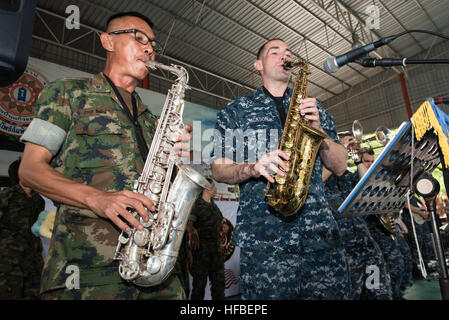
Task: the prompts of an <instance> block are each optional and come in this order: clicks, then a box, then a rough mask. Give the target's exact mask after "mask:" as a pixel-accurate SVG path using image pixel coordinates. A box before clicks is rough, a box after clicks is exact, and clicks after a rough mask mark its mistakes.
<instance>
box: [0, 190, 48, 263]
mask: <svg viewBox="0 0 449 320" xmlns="http://www.w3.org/2000/svg"><path fill="white" fill-rule="evenodd" d="M44 208H45V201H44V199H42V197H41V196H40V195H39V194H38V193H36V192H34V191H31V197H28V196H27V195H26V193H25V191H24V190H23V189H22V188H21V187H20V185H18V184H17V185H15V186H14V187H11V188H9V189H7V190H4V191H1V192H0V211H1V212H2V213H3V214H2V216H1V217H0V251H2V252H3V251H4V250H3V249H2V248H5V247H7V248H8V249H11V248H13V249H14V250H15V252H16V253H19V252H20V253H26V251H27V250H30V247H32V248H37V247H38V246H34V245H32V244H33V243H34V242H40V239H39V238H36V237H35V236H34V235H33V234H32V232H31V227H32V225H33V224H34V222H35V221H36V220H37V218H38V216H39V213H41V211H43V210H44ZM28 254H31V252H28ZM37 254H38V255H40V254H41V253H40V252H37Z"/></svg>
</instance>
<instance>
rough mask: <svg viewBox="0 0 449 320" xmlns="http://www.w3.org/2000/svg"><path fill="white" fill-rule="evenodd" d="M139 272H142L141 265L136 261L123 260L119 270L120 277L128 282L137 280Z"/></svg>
mask: <svg viewBox="0 0 449 320" xmlns="http://www.w3.org/2000/svg"><path fill="white" fill-rule="evenodd" d="M139 270H140V267H139V264H138V263H137V262H136V261H134V260H131V261H127V262H124V260H122V262H121V263H120V265H119V268H118V272H119V274H120V276H121V277H122V278H123V279H125V280H128V281H131V280H134V279H135V278H137V277H138V276H139Z"/></svg>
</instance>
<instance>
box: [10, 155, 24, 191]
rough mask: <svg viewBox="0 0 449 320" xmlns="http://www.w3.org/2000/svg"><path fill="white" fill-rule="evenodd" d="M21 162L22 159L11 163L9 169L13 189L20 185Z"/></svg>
mask: <svg viewBox="0 0 449 320" xmlns="http://www.w3.org/2000/svg"><path fill="white" fill-rule="evenodd" d="M20 161H21V158H19V159H17V160H16V161H14V162H13V163H11V164H10V165H9V168H8V175H9V180H10V181H11V186H12V187H13V186H15V185H16V184H18V183H19V166H20Z"/></svg>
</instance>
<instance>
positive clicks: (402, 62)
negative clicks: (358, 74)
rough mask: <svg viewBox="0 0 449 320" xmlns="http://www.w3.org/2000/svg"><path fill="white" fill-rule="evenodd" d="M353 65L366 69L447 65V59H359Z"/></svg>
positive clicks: (448, 60)
mask: <svg viewBox="0 0 449 320" xmlns="http://www.w3.org/2000/svg"><path fill="white" fill-rule="evenodd" d="M354 62H355V63H358V64H360V65H361V66H364V67H367V68H374V67H393V66H401V67H406V66H407V65H409V64H448V63H449V59H428V60H409V59H408V58H399V59H392V58H384V59H374V58H369V57H366V58H359V59H355V60H354Z"/></svg>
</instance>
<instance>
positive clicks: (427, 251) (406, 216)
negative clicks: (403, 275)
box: [402, 195, 433, 279]
mask: <svg viewBox="0 0 449 320" xmlns="http://www.w3.org/2000/svg"><path fill="white" fill-rule="evenodd" d="M420 204H421V206H420ZM410 205H411V207H410V208H411V211H412V215H419V216H420V217H421V218H422V219H428V216H429V213H428V212H427V211H426V210H420V208H425V206H424V204H423V203H422V202H421V201H420V199H419V198H417V196H416V195H412V196H411V197H410ZM408 208H409V207H408V204H407V203H406V205H405V207H404V209H403V212H402V217H403V221H404V224H405V225H406V227H407V229H408V234H407V237H408V244H409V246H410V250H411V254H412V259H413V272H412V273H413V278H415V279H422V278H423V276H422V273H421V269H420V267H419V264H420V263H419V256H418V250H417V248H416V241H415V235H414V233H413V227H412V221H411V218H410V211H409V209H408ZM414 225H415V231H416V238H417V241H418V246H419V250H420V251H421V257H422V259H423V262H424V264H425V267H426V270H427V271H429V268H428V266H427V264H428V263H429V260H430V259H431V257H432V252H433V245H432V238H431V237H432V234H431V230H430V225H429V222H428V221H425V222H424V223H422V224H419V223H417V222H415V223H414Z"/></svg>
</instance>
